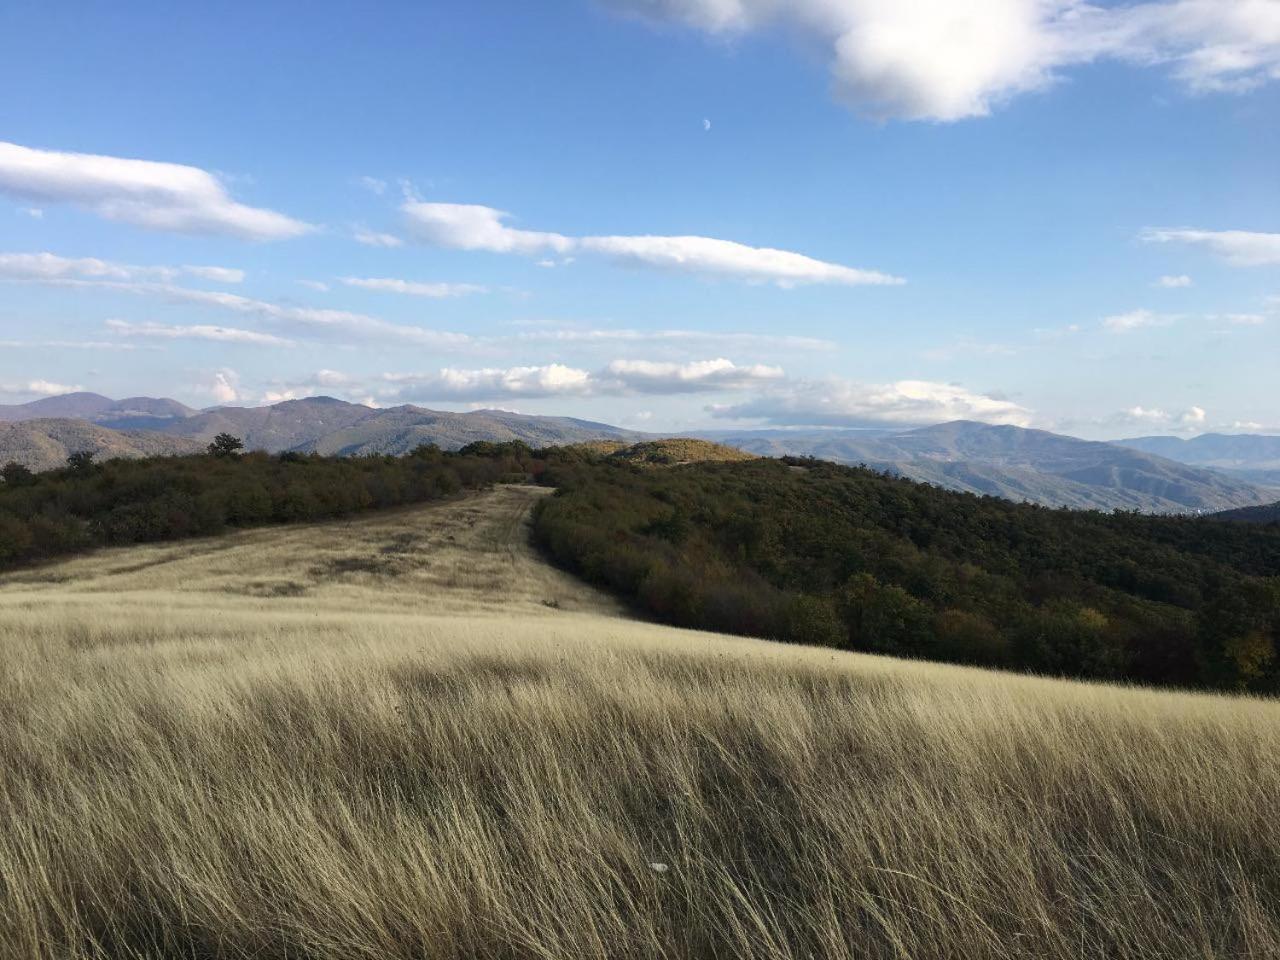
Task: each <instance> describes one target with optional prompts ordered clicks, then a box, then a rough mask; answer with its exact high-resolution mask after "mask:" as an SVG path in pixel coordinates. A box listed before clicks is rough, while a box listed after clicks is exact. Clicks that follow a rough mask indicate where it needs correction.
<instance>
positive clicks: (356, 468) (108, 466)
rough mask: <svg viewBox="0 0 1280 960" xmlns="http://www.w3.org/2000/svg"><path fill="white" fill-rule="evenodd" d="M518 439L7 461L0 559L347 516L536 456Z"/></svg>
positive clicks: (495, 475)
mask: <svg viewBox="0 0 1280 960" xmlns="http://www.w3.org/2000/svg"><path fill="white" fill-rule="evenodd" d="M528 454H529V450H528V448H527V447H525V446H524V445H523V444H492V443H486V444H476V445H473V447H472V448H470V449H469V450H464V451H461V452H458V453H447V452H443V451H441V450H439V449H438V448H436V447H421V448H419V449H418V450H416V451H415V452H414V453H413V454H411V455H409V456H407V457H390V456H381V457H320V456H314V455H312V456H308V455H303V454H298V453H285V454H281V455H279V456H271V455H268V454H265V453H249V454H245V455H243V456H234V455H227V456H214V455H212V454H209V455H195V456H184V457H160V458H152V459H147V460H110V461H107V462H105V463H101V464H99V463H96V462H94V460H93V458H92V457H91V456H86V455H79V456H75V457H72V458H71V461H70V462H69V463H68V465H67V466H66V467H64V468H63V469H61V470H54V471H50V472H48V473H41V474H36V473H32V472H31V471H29V470H27V469H25V468H23V467H22V466H20V465H17V464H9V465H6V466H5V467H4V468H3V469H2V470H0V481H3V482H0V569H4V568H6V567H13V566H18V565H21V564H24V563H31V562H36V561H40V560H45V559H48V558H50V557H55V556H59V555H61V554H66V553H72V552H75V551H78V550H84V549H88V548H91V547H96V546H105V545H119V544H128V543H146V542H151V541H157V540H177V539H182V538H185V537H196V536H207V535H209V534H215V533H219V532H221V531H223V530H225V529H227V528H234V527H251V526H259V525H262V524H268V523H288V522H298V521H306V520H318V519H324V518H329V517H340V516H345V515H347V514H350V513H354V512H357V511H361V510H367V509H372V508H376V507H392V506H398V505H400V504H406V503H419V502H422V501H425V500H432V499H436V498H439V497H446V496H449V495H451V494H454V493H457V492H459V491H461V490H464V489H475V488H478V487H483V486H487V485H488V484H491V483H494V482H495V481H497V480H501V479H503V478H504V477H513V476H514V477H519V478H520V479H524V478H525V477H526V476H528V475H529V474H530V473H531V472H532V473H537V472H538V471H539V469H540V467H541V464H540V463H533V462H529V461H528Z"/></svg>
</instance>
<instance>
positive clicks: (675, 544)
mask: <svg viewBox="0 0 1280 960" xmlns="http://www.w3.org/2000/svg"><path fill="white" fill-rule="evenodd" d="M547 480H548V482H551V483H554V484H557V485H558V486H559V487H560V491H559V493H558V495H557V496H555V497H553V498H552V499H551V500H549V501H548V502H546V503H545V504H543V505H542V507H541V509H540V511H539V514H538V516H537V521H536V531H537V536H538V537H539V539H540V541H541V543H542V544H543V545H544V547H545V548H546V549H547V550H548V551H549V553H550V554H551V555H552V557H554V558H555V559H556V560H557V561H558V562H560V563H562V564H564V565H565V566H566V567H568V568H569V569H571V570H574V571H576V572H578V573H579V574H581V575H582V576H584V577H586V578H587V579H588V580H590V581H592V582H594V583H597V584H600V585H602V586H605V587H607V588H609V589H611V590H613V591H615V592H617V593H619V594H620V595H622V596H624V597H626V598H628V599H629V600H631V601H632V602H633V603H635V604H636V605H637V606H638V607H639V608H640V609H642V610H643V611H645V612H646V613H648V614H649V615H652V616H654V617H655V618H657V619H659V620H661V621H664V622H667V623H672V624H677V625H682V626H689V627H700V628H706V629H712V630H720V631H726V632H732V633H741V634H748V635H754V636H765V637H777V638H781V639H787V640H793V641H798V642H805V643H815V644H825V645H831V646H834V647H839V648H847V649H858V650H868V651H875V652H882V653H889V654H897V655H905V656H913V657H924V658H929V659H937V660H950V661H959V662H971V663H980V664H988V665H994V666H1003V667H1009V668H1015V669H1027V670H1035V671H1043V672H1047V673H1052V674H1063V675H1073V676H1086V677H1099V678H1111V679H1128V680H1136V681H1142V682H1150V683H1168V684H1182V685H1193V686H1211V687H1217V688H1227V689H1251V690H1260V691H1276V690H1280V671H1278V670H1277V663H1276V655H1275V640H1276V636H1277V634H1278V633H1280V528H1274V527H1260V526H1246V525H1242V524H1228V523H1221V522H1215V521H1207V520H1199V519H1191V518H1175V517H1149V516H1141V515H1137V514H1133V513H1116V514H1103V513H1097V512H1075V511H1066V510H1050V509H1046V508H1043V507H1037V506H1033V505H1027V504H1015V503H1010V502H1007V501H1003V500H999V499H996V498H990V497H978V496H973V495H970V494H960V493H954V492H950V491H944V490H939V489H937V488H934V487H930V486H927V485H923V484H917V483H913V482H910V481H907V480H902V479H898V478H893V477H888V476H885V475H883V474H879V473H876V472H873V471H870V470H865V469H859V468H852V467H841V466H836V465H833V464H829V463H824V462H821V461H811V460H810V461H801V460H790V461H779V460H757V461H752V462H745V463H699V464H690V465H685V466H678V467H672V468H669V469H663V470H653V469H642V468H638V467H635V466H630V465H627V464H620V463H618V462H616V458H613V459H604V458H599V457H591V456H590V455H588V454H582V455H580V456H578V457H577V458H576V459H573V460H568V459H560V460H557V461H556V462H554V463H553V465H552V467H551V469H550V470H549V471H548V474H547Z"/></svg>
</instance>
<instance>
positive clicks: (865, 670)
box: [0, 467, 1280, 960]
mask: <svg viewBox="0 0 1280 960" xmlns="http://www.w3.org/2000/svg"><path fill="white" fill-rule="evenodd" d="M619 469H630V468H619ZM688 469H690V468H687V467H681V468H676V471H653V470H646V471H644V473H645V474H646V475H653V474H666V473H672V472H677V471H683V470H688ZM538 494H539V492H538V491H536V490H530V489H529V488H499V489H497V490H494V491H492V492H490V493H485V494H481V495H478V496H476V497H474V498H468V499H464V500H458V501H452V502H448V503H444V504H438V505H434V506H429V507H414V508H408V509H404V510H398V511H393V512H384V513H377V514H370V515H367V516H365V517H361V518H359V519H356V520H343V521H339V522H332V523H327V524H320V525H304V526H295V527H287V528H273V529H260V530H252V531H242V532H239V533H236V534H233V535H230V536H228V537H220V538H216V539H207V540H195V541H189V542H186V543H183V544H172V543H168V544H155V545H147V546H140V547H131V548H127V549H113V550H104V551H101V552H99V553H97V554H94V555H92V556H89V557H83V558H79V559H75V560H71V561H67V562H65V563H62V564H58V565H53V566H46V567H42V568H38V569H33V570H29V571H22V572H17V573H12V574H9V575H7V576H4V577H0V663H3V664H4V668H3V669H0V810H2V811H3V828H0V956H3V957H5V958H6V960H7V958H10V957H12V958H15V960H16V958H22V960H46V958H48V960H54V958H56V960H104V958H124V957H130V958H141V957H148V958H168V957H175V958H176V957H208V958H215V957H216V958H219V960H249V958H254V960H286V958H300V957H305V958H307V960H351V958H375V957H376V958H379V960H381V958H392V960H397V958H402V960H409V958H428V960H474V958H477V957H485V958H499V960H517V958H526V957H545V958H560V957H573V958H584V960H616V958H618V957H637V958H638V957H661V958H668V960H706V958H713V957H716V958H718V957H732V958H735V960H802V958H815V957H821V958H824V960H854V958H857V960H904V958H928V960H974V958H980V960H1023V958H1028V957H1036V958H1045V960H1078V958H1080V957H1106V958H1108V960H1152V958H1170V960H1172V958H1186V957H1199V958H1205V960H1217V958H1221V960H1226V958H1235V957H1250V956H1252V957H1269V956H1276V955H1280V872H1278V871H1277V868H1276V864H1277V863H1278V862H1280V821H1278V820H1277V818H1276V816H1275V813H1274V809H1275V797H1276V796H1277V795H1278V794H1280V704H1277V703H1275V702H1272V701H1262V700H1255V699H1247V698H1229V697H1218V696H1208V695H1191V694H1184V693H1170V692H1155V691H1148V690H1137V689H1130V688H1124V687H1111V686H1104V685H1091V684H1082V683H1069V682H1062V681H1053V680H1046V679H1038V678H1032V677H1023V676H1014V675H1010V674H1004V673H994V672H985V671H980V670H975V669H969V668H960V667H952V666H939V665H932V664H925V663H915V662H909V661H900V660H892V659H888V658H882V657H872V656H866V655H863V654H854V653H845V652H840V651H836V650H830V649H820V648H807V647H797V646H786V645H780V644H769V643H765V642H760V641H751V640H744V639H739V638H729V637H723V636H717V635H714V634H707V633H693V632H689V631H681V630H674V629H671V628H666V627H661V626H656V625H653V624H647V623H640V622H637V621H634V620H629V619H625V618H620V617H618V616H616V614H615V612H614V610H615V608H614V607H613V605H612V604H611V603H610V601H609V600H608V599H607V598H605V597H601V596H599V595H598V594H595V593H594V592H593V591H591V590H589V589H587V588H584V587H583V586H582V585H581V584H580V583H578V582H576V581H574V580H572V579H571V578H568V577H567V576H566V575H564V574H562V573H560V572H559V571H557V570H555V569H552V568H550V567H548V566H546V565H545V564H543V563H540V562H539V559H538V557H537V556H536V555H535V554H533V553H532V552H531V551H530V550H529V547H528V540H527V528H526V527H525V526H524V525H523V524H522V522H521V518H522V516H523V515H524V513H525V511H526V510H527V507H528V504H529V503H530V502H531V501H532V500H533V499H534V498H536V497H537V496H538Z"/></svg>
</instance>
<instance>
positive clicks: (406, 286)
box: [342, 277, 486, 298]
mask: <svg viewBox="0 0 1280 960" xmlns="http://www.w3.org/2000/svg"><path fill="white" fill-rule="evenodd" d="M342 282H343V283H345V284H346V285H347V286H349V287H360V288H362V289H364V290H380V291H383V292H384V293H403V294H408V295H410V296H414V297H436V298H442V297H462V296H466V295H467V294H469V293H484V292H485V291H486V288H485V287H479V286H476V285H475V284H474V283H417V282H415V281H412V280H396V279H394V278H392V277H343V278H342Z"/></svg>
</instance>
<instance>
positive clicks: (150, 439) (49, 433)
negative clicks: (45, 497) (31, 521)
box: [0, 419, 204, 470]
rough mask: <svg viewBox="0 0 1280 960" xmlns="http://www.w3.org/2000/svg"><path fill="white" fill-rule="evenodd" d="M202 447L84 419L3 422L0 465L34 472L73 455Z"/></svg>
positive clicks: (155, 453) (154, 453) (157, 453)
mask: <svg viewBox="0 0 1280 960" xmlns="http://www.w3.org/2000/svg"><path fill="white" fill-rule="evenodd" d="M203 449H204V446H203V444H200V443H196V442H195V441H192V440H186V439H183V438H181V437H170V436H165V435H164V434H160V433H155V432H153V431H147V430H111V429H108V428H107V427H100V426H98V425H96V424H92V423H88V422H86V421H83V420H60V419H51V420H24V421H20V422H9V423H4V422H0V465H3V464H6V463H20V464H22V465H23V466H24V467H27V468H28V469H31V470H53V469H55V468H57V467H61V466H63V465H64V464H65V463H66V462H67V457H68V456H70V455H71V454H73V453H80V452H83V451H88V452H90V453H92V454H93V455H94V457H95V458H96V459H98V460H109V459H111V458H113V457H125V458H137V457H163V456H174V455H178V454H187V453H195V452H197V451H200V450H203Z"/></svg>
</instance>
